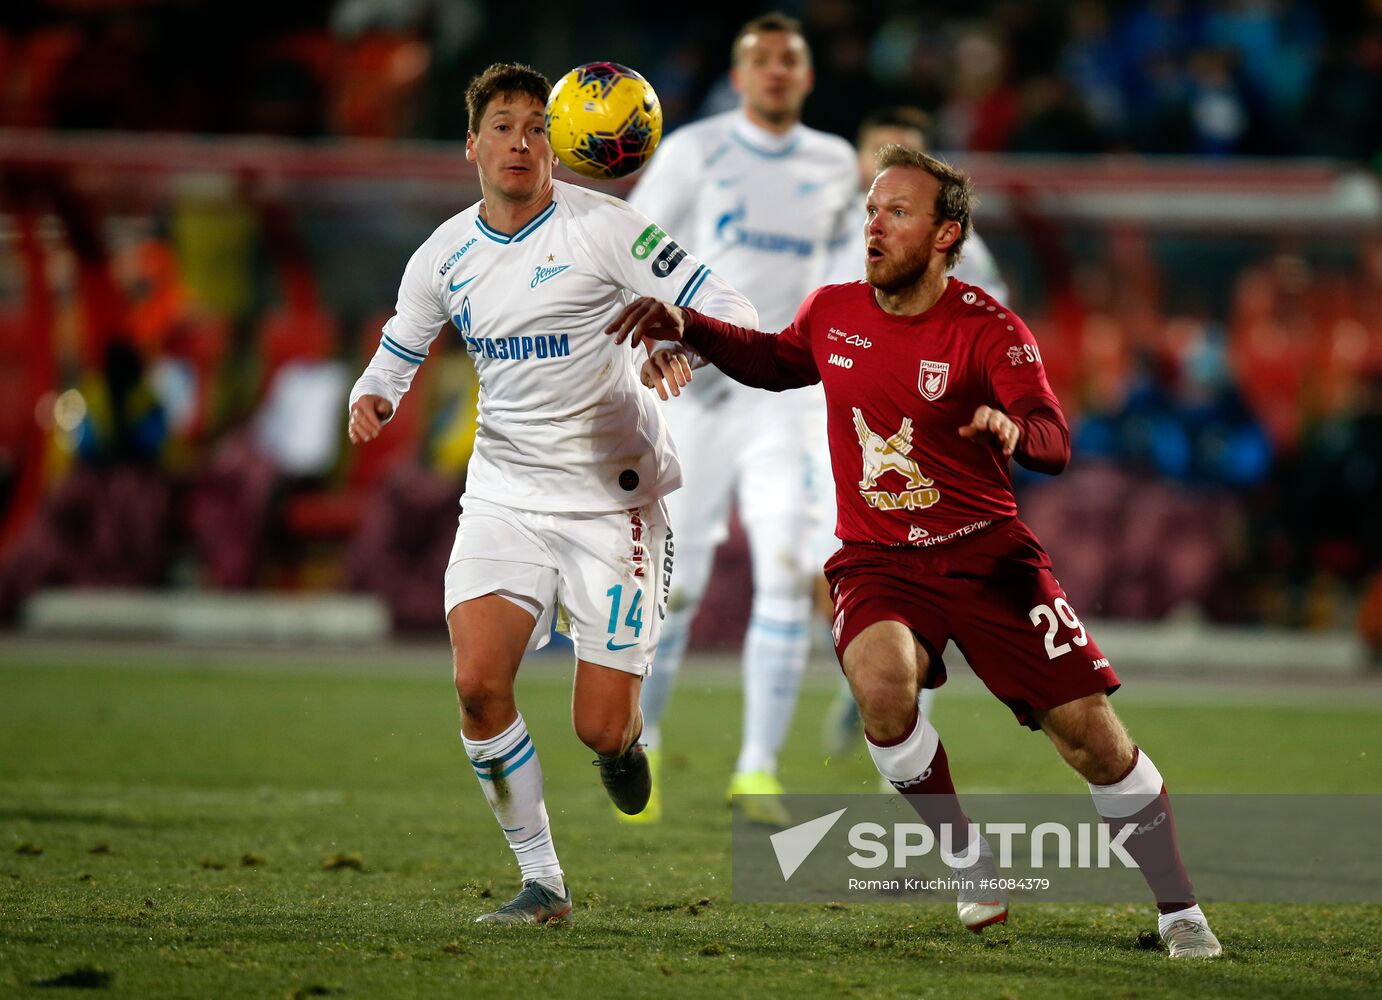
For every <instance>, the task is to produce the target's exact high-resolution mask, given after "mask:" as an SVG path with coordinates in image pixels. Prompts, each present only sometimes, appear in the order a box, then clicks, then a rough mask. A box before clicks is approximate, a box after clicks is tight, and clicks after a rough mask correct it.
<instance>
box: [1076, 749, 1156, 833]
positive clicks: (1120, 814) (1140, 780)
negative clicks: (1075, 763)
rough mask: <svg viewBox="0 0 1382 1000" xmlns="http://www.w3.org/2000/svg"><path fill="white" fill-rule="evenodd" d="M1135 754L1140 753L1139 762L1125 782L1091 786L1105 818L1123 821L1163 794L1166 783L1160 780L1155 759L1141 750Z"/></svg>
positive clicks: (1134, 763) (1090, 792) (1091, 795)
mask: <svg viewBox="0 0 1382 1000" xmlns="http://www.w3.org/2000/svg"><path fill="white" fill-rule="evenodd" d="M1133 753H1135V754H1137V760H1136V761H1134V762H1133V766H1132V770H1131V771H1129V772H1128V773H1127V774H1126V775H1124V776H1123V778H1122V780H1120V781H1115V782H1114V783H1113V784H1111V785H1094V784H1091V785H1090V786H1089V795H1090V798H1092V799H1093V800H1094V808H1095V810H1096V811H1097V812H1098V813H1099V815H1100V816H1102V817H1103V818H1104V819H1123V818H1124V817H1127V816H1131V815H1133V814H1134V813H1137V812H1141V811H1142V810H1143V809H1146V808H1147V807H1148V806H1149V805H1151V804H1152V803H1153V802H1155V801H1156V797H1157V796H1158V795H1160V794H1161V789H1162V786H1163V785H1164V784H1165V782H1164V781H1162V779H1161V772H1160V771H1158V770H1157V769H1156V765H1155V764H1153V763H1152V758H1150V757H1148V756H1147V755H1146V754H1145V753H1143V752H1142V750H1141V748H1138V749H1136V750H1134V751H1133Z"/></svg>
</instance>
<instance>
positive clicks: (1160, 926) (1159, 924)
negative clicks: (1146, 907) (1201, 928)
mask: <svg viewBox="0 0 1382 1000" xmlns="http://www.w3.org/2000/svg"><path fill="white" fill-rule="evenodd" d="M1177 920H1193V921H1195V923H1197V924H1204V925H1205V926H1206V927H1208V926H1209V918H1208V917H1206V916H1205V915H1204V910H1202V909H1200V904H1199V903H1196V904H1195V905H1194V906H1187V907H1186V908H1185V909H1183V910H1177V911H1176V912H1175V913H1158V914H1157V917H1156V931H1157V933H1158V934H1165V933H1166V928H1168V927H1170V926H1171V925H1172V924H1174V923H1175V922H1176V921H1177Z"/></svg>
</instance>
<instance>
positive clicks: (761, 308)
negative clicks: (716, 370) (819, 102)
mask: <svg viewBox="0 0 1382 1000" xmlns="http://www.w3.org/2000/svg"><path fill="white" fill-rule="evenodd" d="M857 184H858V179H857V173H856V168H855V165H854V150H853V149H852V148H851V147H850V145H849V143H847V142H845V140H843V139H841V138H839V137H838V136H834V135H829V134H827V133H825V132H818V131H816V130H815V129H811V128H807V127H806V126H804V125H800V124H798V125H795V126H793V127H792V128H791V130H789V131H788V132H787V133H786V134H785V135H777V134H774V133H772V132H768V131H766V130H764V129H761V128H759V127H757V126H756V125H754V124H753V123H752V122H750V121H749V120H748V118H747V116H746V115H745V114H744V112H743V111H742V110H736V111H730V112H726V113H724V114H719V115H715V116H713V117H710V118H706V119H704V120H702V121H699V122H696V123H694V124H691V125H687V126H686V127H684V128H681V129H678V130H677V131H676V132H674V133H672V134H671V135H669V136H668V137H667V138H666V139H664V140H663V141H662V144H661V145H660V146H659V147H658V150H657V152H656V153H655V154H654V155H653V158H652V161H651V162H650V163H649V164H648V166H647V167H646V168H645V169H644V171H643V175H642V178H641V179H640V180H639V182H638V186H637V187H635V188H634V189H633V192H632V193H631V194H630V195H629V201H630V203H631V204H633V205H634V206H635V207H636V208H638V209H639V210H640V211H642V212H645V213H646V214H648V215H650V216H652V217H653V218H655V219H657V220H659V221H660V222H662V223H663V224H664V225H666V226H667V227H668V228H669V229H670V230H672V231H674V232H677V233H681V234H683V236H684V237H685V238H686V239H687V240H689V241H690V242H691V244H692V245H693V246H694V247H696V249H697V250H698V251H699V252H700V253H701V254H702V255H703V256H704V257H705V259H706V261H707V262H709V263H710V264H711V265H712V266H713V267H714V268H715V270H716V272H717V273H718V274H720V275H722V276H723V277H724V278H725V280H726V281H728V282H729V283H730V284H731V285H733V286H734V287H735V288H738V289H740V290H742V291H743V292H744V293H745V294H746V295H748V296H749V298H750V299H752V301H753V304H754V306H755V307H756V308H757V310H758V316H759V319H760V321H761V322H762V324H763V325H762V329H765V330H771V331H777V330H782V329H785V328H786V327H787V326H788V324H790V323H791V322H792V318H793V317H794V316H796V312H797V308H798V307H799V306H800V305H801V303H802V300H803V299H805V298H806V296H807V295H808V294H810V293H811V292H812V291H813V290H814V289H816V288H817V287H819V286H820V285H821V284H823V283H824V279H825V276H826V272H825V268H826V261H827V259H828V257H829V253H830V250H831V248H832V245H833V244H834V243H836V242H837V241H839V240H841V239H844V238H848V237H850V236H852V235H855V229H854V228H852V227H851V225H850V212H851V208H852V205H853V196H854V192H855V188H856V185H857ZM696 386H697V383H696V382H694V381H693V382H692V383H691V386H690V388H691V389H693V390H694V389H695V388H696Z"/></svg>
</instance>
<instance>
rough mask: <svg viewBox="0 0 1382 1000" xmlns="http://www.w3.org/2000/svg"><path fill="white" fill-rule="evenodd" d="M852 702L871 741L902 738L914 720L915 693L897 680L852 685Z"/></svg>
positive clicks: (911, 688)
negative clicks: (857, 707)
mask: <svg viewBox="0 0 1382 1000" xmlns="http://www.w3.org/2000/svg"><path fill="white" fill-rule="evenodd" d="M853 690H854V700H855V702H857V703H858V705H859V716H860V718H862V719H863V720H864V730H865V731H866V732H867V733H868V734H869V736H870V737H871V738H872V739H874V740H884V741H890V740H895V739H897V738H898V737H900V736H904V735H906V730H907V727H908V726H910V725H911V724H912V720H913V719H914V718H915V717H916V705H917V691H916V687H915V686H914V685H910V684H907V683H906V682H905V681H904V680H902V679H900V678H894V679H891V680H888V679H867V680H864V681H863V683H860V684H858V685H854V687H853Z"/></svg>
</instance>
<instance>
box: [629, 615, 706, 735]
mask: <svg viewBox="0 0 1382 1000" xmlns="http://www.w3.org/2000/svg"><path fill="white" fill-rule="evenodd" d="M692 611H693V609H692V608H682V609H681V610H679V611H668V612H667V617H666V618H665V619H664V620H663V622H662V637H661V638H660V639H658V642H657V654H656V655H655V656H654V657H653V669H652V671H651V672H650V673H649V674H648V676H647V677H645V678H643V691H642V693H641V694H640V695H639V698H638V705H639V707H640V708H641V709H642V710H643V736H642V738H641V739H640V740H639V742H640V743H642V744H643V745H644V746H645V747H647V748H648V749H649V750H657V749H658V748H659V747H661V746H662V717H663V716H664V715H665V714H666V713H667V703H668V702H669V701H670V700H671V698H672V687H673V685H675V684H676V680H677V673H678V672H679V671H680V670H681V664H682V661H683V660H685V659H686V643H687V642H688V641H689V640H690V638H691V619H692V617H693V614H692Z"/></svg>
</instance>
